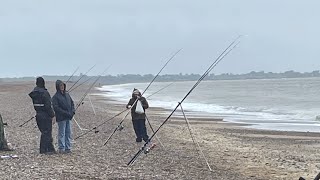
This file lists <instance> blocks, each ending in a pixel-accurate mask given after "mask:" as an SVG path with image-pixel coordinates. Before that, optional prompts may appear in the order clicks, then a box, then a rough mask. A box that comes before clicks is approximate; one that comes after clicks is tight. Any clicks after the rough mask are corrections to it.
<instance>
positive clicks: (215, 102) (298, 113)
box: [98, 78, 320, 132]
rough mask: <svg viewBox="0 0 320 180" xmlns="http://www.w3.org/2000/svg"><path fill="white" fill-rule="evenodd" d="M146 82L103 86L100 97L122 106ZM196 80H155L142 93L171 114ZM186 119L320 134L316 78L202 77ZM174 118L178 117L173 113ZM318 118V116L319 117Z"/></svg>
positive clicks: (318, 80) (319, 93)
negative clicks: (203, 119) (210, 119)
mask: <svg viewBox="0 0 320 180" xmlns="http://www.w3.org/2000/svg"><path fill="white" fill-rule="evenodd" d="M148 84H149V83H131V84H120V85H106V86H102V87H99V88H98V89H99V90H100V91H101V93H100V95H102V96H105V97H108V98H110V99H112V100H114V102H116V103H123V104H126V103H127V102H128V101H129V99H130V97H131V94H132V91H133V89H134V88H137V89H139V90H140V91H141V92H143V91H144V89H145V88H146V87H147V86H148ZM194 84H195V82H194V81H186V82H155V83H153V84H152V85H151V86H150V88H149V89H148V90H147V91H146V92H145V94H144V97H147V100H148V102H149V105H150V106H151V107H160V108H164V109H165V110H166V111H164V114H169V113H170V111H171V110H173V108H174V107H176V106H177V104H178V103H179V102H180V101H181V100H182V99H183V98H184V96H185V95H186V94H187V93H188V91H189V90H190V89H191V87H192V86H193V85H194ZM182 107H183V109H184V110H185V111H186V112H187V116H188V117H197V118H208V117H215V118H223V120H224V121H225V122H232V123H241V124H247V125H248V126H249V127H250V128H255V129H265V130H278V131H299V132H320V116H319V115H320V78H294V79H291V78H290V79H259V80H214V81H203V82H201V83H200V85H199V86H198V87H197V88H196V89H194V91H193V92H192V93H191V94H190V96H188V97H187V98H186V100H185V101H184V102H183V103H182ZM175 115H176V116H181V115H182V114H181V111H180V109H179V111H177V113H176V114H175ZM318 116H319V117H318Z"/></svg>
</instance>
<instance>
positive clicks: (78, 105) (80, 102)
mask: <svg viewBox="0 0 320 180" xmlns="http://www.w3.org/2000/svg"><path fill="white" fill-rule="evenodd" d="M110 67H111V65H110V66H109V67H108V68H107V69H105V70H104V71H103V72H102V73H101V74H100V75H99V76H98V78H97V79H96V80H95V81H94V82H93V83H92V85H91V86H90V87H89V89H88V90H87V91H86V92H85V94H84V95H83V96H82V98H81V99H80V101H79V103H78V104H77V106H76V108H75V112H76V111H77V110H78V108H79V107H80V106H81V104H83V101H84V99H85V98H86V96H87V95H88V94H89V92H90V91H91V89H92V88H93V87H94V85H95V84H96V82H98V80H99V79H100V78H101V76H102V74H104V73H105V72H106V71H107V70H108V69H109V68H110ZM92 107H93V106H92ZM73 120H74V121H75V123H76V124H77V126H78V127H79V129H80V130H81V131H82V130H87V129H83V128H81V126H80V125H79V123H78V122H77V121H76V119H75V118H74V117H73Z"/></svg>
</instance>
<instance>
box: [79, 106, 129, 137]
mask: <svg viewBox="0 0 320 180" xmlns="http://www.w3.org/2000/svg"><path fill="white" fill-rule="evenodd" d="M127 110H128V109H125V110H123V111H121V112H119V113H118V114H116V115H114V116H112V117H111V118H109V119H107V120H105V121H104V122H102V123H101V124H99V125H97V126H95V127H93V128H91V129H90V130H89V131H87V132H85V133H83V134H81V135H79V136H78V137H76V138H74V140H77V139H79V138H81V137H83V136H85V135H87V134H89V133H90V132H92V131H94V132H95V133H98V132H99V130H98V128H99V127H100V126H102V125H104V124H106V123H107V122H109V121H111V120H113V119H114V118H116V117H118V116H120V115H121V114H123V113H124V112H126V111H127Z"/></svg>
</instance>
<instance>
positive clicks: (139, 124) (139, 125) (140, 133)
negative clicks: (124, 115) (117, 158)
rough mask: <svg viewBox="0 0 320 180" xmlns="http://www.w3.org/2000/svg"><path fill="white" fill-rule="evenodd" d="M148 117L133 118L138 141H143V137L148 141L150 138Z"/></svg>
mask: <svg viewBox="0 0 320 180" xmlns="http://www.w3.org/2000/svg"><path fill="white" fill-rule="evenodd" d="M145 123H146V119H136V120H132V124H133V129H134V132H135V133H136V136H137V138H136V142H141V141H142V139H143V140H144V141H145V142H147V141H148V139H149V136H148V134H147V128H146V124H145Z"/></svg>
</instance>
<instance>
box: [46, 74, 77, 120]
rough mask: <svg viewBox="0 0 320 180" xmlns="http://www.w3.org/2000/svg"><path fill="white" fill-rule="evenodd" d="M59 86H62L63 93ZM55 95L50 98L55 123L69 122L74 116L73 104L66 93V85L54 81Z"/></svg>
mask: <svg viewBox="0 0 320 180" xmlns="http://www.w3.org/2000/svg"><path fill="white" fill-rule="evenodd" d="M60 84H63V85H64V92H63V93H62V92H61V91H60ZM56 89H57V92H56V94H55V95H54V96H53V97H52V104H53V109H54V111H55V113H56V120H57V122H60V121H65V120H71V119H72V118H73V115H74V114H75V109H74V103H73V100H72V98H71V96H70V95H69V93H68V92H66V85H65V84H64V83H63V82H62V81H60V80H57V81H56Z"/></svg>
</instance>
